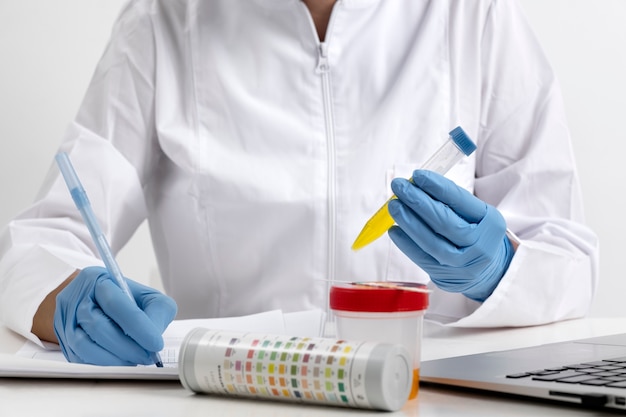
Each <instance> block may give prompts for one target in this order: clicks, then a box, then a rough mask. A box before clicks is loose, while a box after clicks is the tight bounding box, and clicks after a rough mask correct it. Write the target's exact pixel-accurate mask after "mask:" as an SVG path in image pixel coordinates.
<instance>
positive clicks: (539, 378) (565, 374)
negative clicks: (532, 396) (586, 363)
mask: <svg viewBox="0 0 626 417" xmlns="http://www.w3.org/2000/svg"><path fill="white" fill-rule="evenodd" d="M571 377H583V379H595V376H591V375H589V374H584V373H582V372H576V371H573V370H568V371H565V372H559V373H558V374H551V375H536V376H533V378H532V379H533V380H534V381H559V380H561V379H563V378H571Z"/></svg>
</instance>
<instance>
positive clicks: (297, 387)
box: [178, 328, 412, 411]
mask: <svg viewBox="0 0 626 417" xmlns="http://www.w3.org/2000/svg"><path fill="white" fill-rule="evenodd" d="M178 369H179V376H180V380H181V382H182V384H183V386H184V387H185V388H187V389H188V390H190V391H193V392H196V393H207V394H216V395H226V396H243V397H254V398H258V399H274V400H284V401H296V402H302V403H317V404H324V405H334V406H341V407H353V408H368V409H376V410H386V411H395V410H398V409H400V408H402V406H403V405H404V403H405V402H406V401H407V398H408V396H409V391H410V389H411V379H412V375H411V360H410V356H409V352H408V351H407V350H406V347H404V346H403V345H401V344H390V343H380V342H360V341H347V340H335V339H327V338H309V337H290V336H283V335H266V334H255V333H242V332H233V331H226V330H210V329H204V328H197V329H194V330H192V331H191V332H190V333H189V334H188V335H187V336H186V337H185V340H184V341H183V343H182V345H181V349H180V353H179V359H178Z"/></svg>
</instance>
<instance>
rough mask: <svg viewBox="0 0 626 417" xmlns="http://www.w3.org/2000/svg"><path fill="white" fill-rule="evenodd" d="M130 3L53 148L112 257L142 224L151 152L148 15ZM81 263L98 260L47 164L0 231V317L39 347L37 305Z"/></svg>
mask: <svg viewBox="0 0 626 417" xmlns="http://www.w3.org/2000/svg"><path fill="white" fill-rule="evenodd" d="M140 5H141V2H130V3H129V4H128V6H127V7H126V9H125V10H123V12H122V14H121V15H120V18H119V19H118V21H117V23H116V25H115V27H114V31H113V35H112V37H111V40H110V42H109V45H108V47H107V49H106V51H105V53H104V55H103V57H102V58H101V60H100V62H99V64H98V66H97V69H96V71H95V74H94V76H93V79H92V81H91V83H90V86H89V88H88V91H87V93H86V95H85V98H84V101H83V103H82V105H81V107H80V110H79V113H78V115H77V117H76V119H75V120H74V122H73V123H72V124H71V126H70V127H69V128H68V130H67V133H66V135H65V138H64V140H63V142H62V144H61V147H60V148H61V150H63V151H65V152H67V153H68V154H69V156H70V159H71V160H72V163H73V165H74V167H75V169H76V172H77V173H78V176H79V177H80V179H81V182H82V183H83V186H84V188H85V190H86V192H87V194H88V197H89V200H90V202H91V205H92V206H93V209H94V212H95V215H96V217H97V219H98V221H99V223H100V226H101V228H102V230H103V232H104V234H105V235H106V236H107V239H108V240H109V243H110V245H111V248H112V250H113V252H114V253H116V252H117V251H119V250H120V249H121V248H122V247H123V246H124V245H125V244H126V242H127V241H128V240H129V239H130V237H131V236H132V234H133V233H134V231H135V230H136V229H137V227H138V226H139V225H140V224H141V222H142V221H143V220H144V219H145V218H146V211H147V210H146V206H145V200H144V195H143V186H144V185H145V181H146V180H145V178H148V174H147V171H148V170H149V165H150V164H151V161H152V159H153V155H154V154H153V147H152V145H151V144H152V142H153V141H152V135H153V133H152V132H153V128H152V127H151V121H152V120H153V116H152V113H153V105H152V103H153V100H152V96H153V92H152V82H151V77H152V75H151V71H153V70H152V69H151V68H152V67H151V60H152V59H153V52H152V49H151V47H150V46H151V45H152V38H153V36H152V34H151V30H150V14H149V13H145V11H144V10H138V8H139V7H140ZM139 46H140V47H139ZM131 51H140V53H132V52H131ZM89 265H102V261H101V260H100V257H99V255H98V253H97V249H96V247H95V246H94V244H93V242H92V240H91V237H90V235H89V232H88V230H87V228H86V226H85V224H84V222H83V220H82V218H81V216H80V213H79V211H78V210H77V208H76V207H75V205H74V203H73V201H72V199H71V196H70V194H69V191H68V189H67V187H66V185H65V182H64V181H63V178H62V176H61V175H60V174H59V170H58V169H57V167H56V165H54V164H53V165H52V166H51V168H50V170H49V174H48V176H47V178H46V181H45V183H44V185H43V186H42V188H41V190H40V192H39V195H38V196H37V198H36V201H35V202H34V203H33V204H32V205H31V206H30V207H28V208H27V209H26V210H25V211H23V212H22V213H20V214H19V215H18V216H16V217H15V218H14V219H13V220H12V221H11V222H10V223H9V224H8V225H7V226H6V227H5V228H4V229H3V231H2V233H1V234H0V320H1V321H2V322H3V323H4V324H5V325H6V326H7V327H9V328H11V329H12V330H14V331H16V332H17V333H19V334H22V335H23V336H25V337H27V338H28V339H30V340H32V341H34V342H36V343H39V340H38V338H37V337H36V336H35V335H34V334H32V333H31V326H32V319H33V316H34V314H35V312H36V311H37V308H38V307H39V304H40V303H41V301H42V300H43V299H44V298H45V296H46V295H47V294H49V293H50V292H51V291H52V290H53V289H55V288H56V287H57V286H58V285H59V284H60V283H61V282H63V281H64V280H65V279H66V278H67V277H68V276H70V275H71V273H72V272H73V271H74V270H76V269H79V268H84V267H86V266H89Z"/></svg>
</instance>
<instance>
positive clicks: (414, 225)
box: [353, 127, 518, 301]
mask: <svg viewBox="0 0 626 417" xmlns="http://www.w3.org/2000/svg"><path fill="white" fill-rule="evenodd" d="M475 149H476V145H475V144H474V143H473V142H472V140H471V139H470V138H469V137H468V136H467V134H465V132H464V131H463V129H462V128H461V127H457V128H455V129H453V130H452V131H451V132H450V135H449V140H448V141H446V143H444V144H443V145H442V146H441V148H439V149H438V150H437V151H436V152H435V154H434V155H433V156H432V157H431V158H430V159H428V161H427V162H426V163H425V164H424V166H423V167H422V169H419V170H416V171H414V172H413V176H412V177H411V179H409V180H404V179H401V178H396V179H394V180H393V181H392V183H391V188H392V190H393V191H394V196H393V197H392V198H390V199H389V200H388V201H387V202H386V203H385V205H384V206H383V207H381V208H380V210H378V212H376V214H374V216H373V217H372V218H371V219H370V220H369V221H368V223H367V224H366V225H365V227H364V229H363V231H362V232H361V234H360V235H359V236H358V238H357V239H356V241H355V242H354V244H353V249H359V248H362V247H364V246H365V245H367V244H369V243H370V242H372V241H374V240H376V239H377V238H378V237H380V236H381V235H382V234H383V233H385V231H387V230H389V237H390V238H391V240H392V241H393V242H394V243H395V244H396V246H398V248H399V249H400V250H401V251H402V252H404V254H405V255H406V256H407V257H408V258H409V259H411V260H412V261H413V262H414V263H415V264H417V265H418V266H419V267H421V268H422V269H423V270H424V271H425V272H426V273H427V274H428V275H429V277H430V279H431V281H432V282H433V283H434V284H435V285H436V286H437V287H439V288H441V289H443V290H444V291H448V292H460V293H462V294H464V295H465V296H466V297H468V298H471V299H473V300H476V301H484V300H486V299H487V298H488V297H489V296H490V295H491V293H492V292H493V291H494V290H495V288H496V286H497V285H498V283H499V282H500V279H501V278H502V277H503V276H504V273H505V272H506V270H507V269H508V266H509V264H510V263H511V260H512V259H513V255H514V253H515V246H514V244H517V243H518V240H517V238H515V236H514V235H513V234H512V233H510V231H509V230H508V229H507V228H506V222H505V220H504V217H503V216H502V214H501V213H500V212H499V211H498V209H496V208H495V207H493V206H491V205H489V204H487V203H485V202H484V201H482V200H480V199H479V198H477V197H476V196H474V195H473V194H472V193H470V192H469V191H467V190H466V189H464V188H462V187H459V186H458V185H456V184H455V183H454V182H453V181H451V180H449V179H447V178H445V177H444V176H443V175H444V174H445V173H446V172H447V171H448V170H449V169H450V168H452V166H453V165H454V164H456V163H457V162H458V161H459V160H460V159H461V158H463V157H464V156H467V155H470V154H471V153H472V152H473V151H474V150H475ZM394 222H395V223H396V224H397V225H396V226H394Z"/></svg>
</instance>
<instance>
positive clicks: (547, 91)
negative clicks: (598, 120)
mask: <svg viewBox="0 0 626 417" xmlns="http://www.w3.org/2000/svg"><path fill="white" fill-rule="evenodd" d="M482 36H483V39H482V46H481V47H482V53H481V56H482V62H481V71H482V75H481V78H482V86H483V88H482V104H481V119H480V120H479V121H478V122H477V129H476V131H477V135H476V136H477V139H478V142H479V143H478V150H477V157H476V158H477V159H476V180H475V185H474V192H475V194H476V195H477V196H478V197H479V198H481V199H483V200H484V201H486V202H487V203H489V204H492V205H494V206H496V207H497V208H498V209H499V210H500V212H501V213H502V214H503V215H504V217H505V219H506V221H507V226H508V227H509V229H510V230H511V231H513V232H514V233H515V234H516V235H517V236H518V237H519V239H520V246H519V248H518V249H517V251H516V253H515V256H514V258H513V261H512V262H511V264H510V266H509V268H508V270H507V272H506V273H505V275H504V277H503V278H502V280H501V281H500V283H499V285H498V287H497V288H496V289H495V291H494V292H493V294H492V295H491V296H490V297H489V298H488V299H487V300H486V301H485V302H484V303H482V304H480V303H476V302H473V301H471V300H467V299H463V298H464V297H463V296H462V295H460V294H444V293H443V292H442V291H439V290H435V293H434V294H433V297H432V300H433V304H432V317H434V318H436V319H437V320H438V321H441V322H446V323H447V325H448V326H457V327H494V326H526V325H537V324H543V323H549V322H553V321H557V320H564V319H571V318H577V317H581V316H584V315H585V314H587V313H588V311H589V308H590V306H591V302H592V300H593V296H594V293H595V290H596V287H597V284H598V269H599V268H598V262H599V261H598V259H599V258H598V256H599V254H598V250H599V243H598V239H597V236H596V235H595V234H594V233H593V232H592V231H591V230H590V229H589V228H588V227H587V226H585V223H584V221H585V220H584V215H583V200H582V196H581V190H580V186H579V180H578V177H577V170H576V166H575V162H574V156H573V150H572V146H571V141H570V135H569V131H568V128H567V121H566V117H565V112H564V105H563V103H562V99H561V92H560V88H559V84H558V82H557V80H556V79H555V76H554V73H553V71H552V69H551V67H550V65H549V63H548V62H547V60H546V58H545V56H544V54H543V52H542V49H541V47H540V46H539V44H538V43H537V41H536V39H535V37H534V35H533V34H532V32H531V30H530V28H529V27H528V24H527V22H526V21H525V19H524V16H523V14H522V13H521V11H520V10H519V6H518V5H517V2H515V1H510V0H494V1H493V2H492V3H491V9H490V10H489V13H488V17H487V19H486V22H485V28H484V31H483V35H482Z"/></svg>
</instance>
